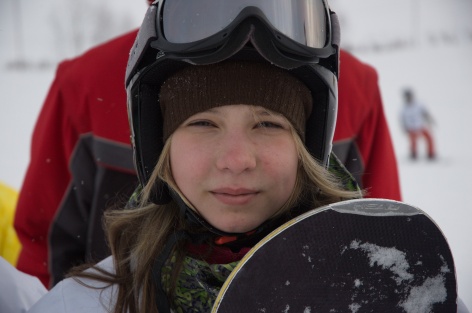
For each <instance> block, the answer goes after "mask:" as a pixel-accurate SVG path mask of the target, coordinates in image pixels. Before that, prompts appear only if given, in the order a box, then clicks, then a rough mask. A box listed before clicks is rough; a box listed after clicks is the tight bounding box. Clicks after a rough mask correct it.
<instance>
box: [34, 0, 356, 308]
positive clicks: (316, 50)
mask: <svg viewBox="0 0 472 313" xmlns="http://www.w3.org/2000/svg"><path fill="white" fill-rule="evenodd" d="M194 2H195V1H194ZM194 2H192V3H194ZM207 2H208V1H199V2H198V3H199V5H198V6H193V5H192V6H191V5H188V6H187V5H185V4H182V3H181V1H176V0H174V1H172V0H167V1H158V2H156V3H154V4H153V5H152V6H151V7H150V9H149V10H148V13H147V15H146V17H145V19H144V22H143V25H142V26H141V29H140V32H139V34H138V37H137V40H136V44H135V46H134V48H133V50H132V52H131V54H130V60H129V64H128V68H127V76H126V85H127V93H128V113H129V119H130V126H131V134H132V136H131V139H132V145H133V147H134V152H135V166H136V170H137V172H138V176H139V179H140V183H141V186H142V188H138V190H137V191H136V192H135V195H134V196H133V197H132V199H131V201H130V202H129V203H128V206H127V208H125V209H119V210H110V211H108V212H107V213H106V214H105V227H106V231H107V234H108V241H109V244H110V248H111V251H112V256H110V257H109V258H107V259H105V260H103V261H102V262H100V263H98V264H97V265H95V266H92V267H91V268H88V269H86V270H85V271H82V269H77V270H76V271H75V272H73V273H72V274H71V276H72V277H70V278H67V279H65V280H64V281H62V282H61V283H59V284H58V285H57V286H56V287H55V288H54V289H53V290H52V291H51V292H50V293H49V294H48V295H47V296H45V297H44V298H43V299H42V300H41V301H39V303H38V304H37V305H36V306H35V307H34V308H33V309H32V312H110V311H112V312H160V313H164V312H170V311H172V312H209V311H210V310H211V307H212V304H213V302H214V300H215V298H216V296H217V294H218V291H219V289H220V288H221V286H222V284H223V282H224V281H225V279H226V278H227V277H228V275H229V273H230V272H231V270H232V269H233V268H234V267H235V266H236V265H237V263H238V261H239V260H240V259H241V258H242V257H243V256H244V254H245V253H246V252H247V251H248V250H249V249H250V248H251V247H252V246H254V245H255V244H256V243H257V242H258V241H259V240H260V239H262V238H263V237H264V236H265V235H267V234H268V233H269V232H271V231H272V230H274V229H275V228H276V227H278V226H279V225H281V224H283V223H284V222H286V221H288V220H289V219H291V218H293V217H295V216H297V215H299V214H301V213H303V212H306V211H307V210H311V209H314V208H316V207H319V206H321V205H325V204H328V203H333V202H336V201H340V200H344V199H351V198H354V197H359V196H361V194H360V192H359V191H358V189H357V187H356V184H355V182H354V181H353V180H352V178H351V176H350V175H349V174H348V173H346V172H345V171H344V169H343V167H342V166H340V165H339V163H338V162H337V161H336V159H335V158H334V157H333V156H330V152H331V142H332V136H333V130H334V124H335V116H336V103H337V102H336V95H337V92H336V91H337V90H336V86H337V51H338V43H337V38H338V37H337V36H338V34H337V30H338V29H337V27H338V26H337V23H336V18H335V14H334V13H333V12H331V11H330V10H329V9H328V7H327V6H326V2H325V1H322V0H312V1H290V2H288V1H253V3H251V4H250V5H248V6H246V7H243V8H242V9H241V8H240V7H239V6H240V3H239V4H238V2H237V1H214V2H212V4H211V5H209V3H207ZM287 6H288V7H287ZM306 6H308V7H306ZM199 10H201V12H200V11H199ZM274 12H277V13H279V14H274ZM304 12H310V14H306V15H305V14H304ZM223 15H225V16H223ZM282 15H283V16H282ZM198 17H203V18H202V19H201V20H198ZM220 18H221V19H220ZM288 19H290V20H291V22H290V23H287V20H288ZM189 21H191V22H192V24H191V25H188V26H189V28H188V29H187V30H186V31H171V30H175V27H177V26H178V27H182V25H185V24H186V23H189ZM226 21H233V22H231V23H230V24H228V25H226V24H224V23H226ZM308 26H309V27H308ZM307 27H308V28H307ZM195 42H197V43H198V44H197V45H195V44H194V43H195Z"/></svg>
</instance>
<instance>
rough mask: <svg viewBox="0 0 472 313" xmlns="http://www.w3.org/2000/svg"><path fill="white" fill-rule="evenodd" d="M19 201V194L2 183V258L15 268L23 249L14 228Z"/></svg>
mask: <svg viewBox="0 0 472 313" xmlns="http://www.w3.org/2000/svg"><path fill="white" fill-rule="evenodd" d="M17 200H18V192H17V191H16V190H14V189H12V188H11V187H9V186H7V185H5V184H3V183H1V182H0V256H2V257H3V258H4V259H5V260H7V261H8V262H9V263H10V264H12V265H13V266H15V265H16V261H17V259H18V254H19V253H20V249H21V244H20V241H19V240H18V237H17V236H16V232H15V228H14V227H13V221H14V217H15V208H16V201H17Z"/></svg>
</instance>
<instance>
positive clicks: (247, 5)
mask: <svg viewBox="0 0 472 313" xmlns="http://www.w3.org/2000/svg"><path fill="white" fill-rule="evenodd" d="M160 10H161V11H160V14H159V15H160V17H161V23H162V33H161V35H162V37H163V38H165V39H166V41H167V42H168V43H170V44H185V43H193V42H197V41H200V40H204V39H207V38H211V37H212V36H214V35H217V34H220V35H223V36H224V35H225V34H226V33H228V32H230V31H231V29H233V28H234V25H238V24H239V23H240V22H241V21H242V20H244V19H246V18H248V17H249V16H254V17H257V18H259V19H261V20H263V21H264V22H265V23H266V24H267V25H269V26H270V27H271V28H273V29H274V31H275V32H276V33H277V34H282V35H283V36H285V37H287V38H290V39H291V40H293V41H295V42H298V43H299V44H301V45H305V46H307V47H311V48H323V47H325V45H326V43H327V37H328V36H327V34H328V32H329V24H328V23H327V21H328V20H329V14H328V9H327V6H326V3H325V2H324V1H320V0H239V1H235V0H172V1H162V6H161V8H160ZM162 37H160V38H162Z"/></svg>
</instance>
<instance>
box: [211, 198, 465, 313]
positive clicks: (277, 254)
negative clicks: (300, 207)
mask: <svg viewBox="0 0 472 313" xmlns="http://www.w3.org/2000/svg"><path fill="white" fill-rule="evenodd" d="M456 300H457V285H456V274H455V268H454V260H453V256H452V254H451V250H450V248H449V245H448V243H447V240H446V238H445V237H444V235H443V234H442V232H441V230H440V229H439V227H438V226H437V225H436V223H435V222H434V221H433V220H432V219H431V218H430V217H429V216H428V215H427V214H426V213H425V212H423V211H422V210H420V209H418V208H416V207H414V206H411V205H408V204H406V203H403V202H398V201H392V200H385V199H359V200H348V201H343V202H338V203H335V204H331V205H328V206H325V207H322V208H318V209H315V210H312V211H309V212H307V213H305V214H303V215H300V216H298V217H296V218H295V219H293V220H290V221H289V222H287V223H285V224H284V225H282V226H280V227H279V228H277V229H276V230H274V231H273V232H272V233H270V234H269V235H268V236H266V237H265V238H264V239H263V240H261V241H260V242H259V243H258V244H257V245H256V246H255V247H254V248H252V249H251V250H250V251H249V252H248V253H247V254H246V256H245V257H244V258H243V259H242V260H241V262H240V263H239V264H238V266H237V267H236V268H235V269H234V270H233V271H232V273H231V275H230V276H229V278H228V279H227V280H226V282H225V284H224V285H223V287H222V288H221V290H220V293H219V295H218V297H217V299H216V301H215V303H214V306H213V309H212V312H222V313H232V312H234V313H241V312H290V313H291V312H300V313H315V312H329V313H331V312H348V313H356V312H358V313H360V312H399V313H400V312H402V313H403V312H406V313H423V312H424V313H430V312H456V311H457V304H456Z"/></svg>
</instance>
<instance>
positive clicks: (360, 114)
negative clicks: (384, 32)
mask: <svg viewBox="0 0 472 313" xmlns="http://www.w3.org/2000/svg"><path fill="white" fill-rule="evenodd" d="M135 37H136V31H133V32H130V33H128V34H125V35H122V36H120V37H118V38H116V39H114V40H111V41H109V42H107V43H104V44H102V45H99V46H97V47H95V48H92V49H91V50H89V51H88V52H86V53H85V54H83V55H82V56H79V57H77V58H75V59H72V60H68V61H64V62H62V63H60V64H59V66H58V69H57V73H56V77H55V80H54V82H53V84H52V86H51V87H50V90H49V93H48V96H47V98H46V100H45V103H44V105H43V107H42V110H41V112H40V115H39V118H38V120H37V122H36V125H35V128H34V132H33V137H32V147H31V161H30V164H29V167H28V169H27V173H26V176H25V179H24V182H23V186H22V188H21V190H20V196H19V201H18V205H17V209H16V217H15V229H16V231H17V233H18V237H19V239H20V241H21V244H22V250H21V252H20V256H19V259H18V264H17V267H18V269H20V270H21V271H23V272H26V273H28V274H31V275H34V276H37V277H38V278H39V279H40V280H41V282H42V283H43V284H44V285H45V286H48V287H52V286H54V285H55V284H56V283H57V282H59V281H60V280H62V278H63V277H64V275H65V273H66V272H67V271H68V270H69V269H70V268H71V267H72V266H74V265H77V264H80V263H82V262H84V261H86V260H87V261H89V260H100V259H102V258H104V257H105V256H107V255H108V253H109V251H108V248H107V245H106V242H105V238H104V234H103V230H102V227H101V216H102V212H103V210H104V209H105V208H106V207H107V206H109V205H111V204H112V203H113V201H117V195H118V194H120V197H119V199H120V200H123V201H126V199H127V197H128V196H129V195H130V194H131V192H132V191H133V190H134V188H135V187H136V184H137V180H136V176H135V170H134V167H133V160H132V151H131V146H130V143H129V138H130V131H129V125H128V120H127V112H126V93H125V89H124V82H123V77H124V76H125V69H126V63H127V60H128V54H129V51H130V49H131V47H132V45H133V42H134V39H135ZM340 67H341V70H340V80H339V108H338V118H337V126H336V130H335V137H334V139H335V143H334V148H333V151H334V152H335V154H337V156H338V157H339V158H340V159H341V161H342V162H344V164H345V165H346V167H347V169H348V170H350V171H351V172H352V173H353V175H354V176H355V177H356V178H357V180H358V183H359V184H360V186H361V187H362V188H364V189H365V190H366V191H367V196H368V197H376V198H388V199H394V200H400V199H401V195H400V187H399V178H398V171H397V164H396V159H395V155H394V152H393V147H392V141H391V138H390V134H389V130H388V127H387V123H386V119H385V116H384V111H383V106H382V100H381V96H380V91H379V87H378V82H377V74H376V71H375V69H373V68H372V67H370V66H368V65H366V64H364V63H362V62H360V61H359V60H358V59H356V58H355V57H354V56H352V55H351V54H349V53H347V52H345V51H341V54H340Z"/></svg>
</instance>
